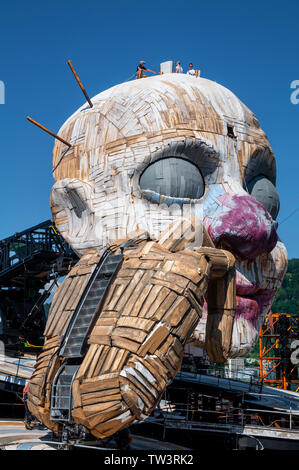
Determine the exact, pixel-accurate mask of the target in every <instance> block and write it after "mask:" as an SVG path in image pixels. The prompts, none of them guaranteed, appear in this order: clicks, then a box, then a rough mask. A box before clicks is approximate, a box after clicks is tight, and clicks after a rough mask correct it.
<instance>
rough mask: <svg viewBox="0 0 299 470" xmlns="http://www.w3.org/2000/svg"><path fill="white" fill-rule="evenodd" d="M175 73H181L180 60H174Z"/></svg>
mask: <svg viewBox="0 0 299 470" xmlns="http://www.w3.org/2000/svg"><path fill="white" fill-rule="evenodd" d="M175 65H176V67H175V73H183V67H182V66H181V62H180V61H179V60H178V61H177V62H176V64H175Z"/></svg>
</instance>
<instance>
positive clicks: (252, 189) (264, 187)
mask: <svg viewBox="0 0 299 470" xmlns="http://www.w3.org/2000/svg"><path fill="white" fill-rule="evenodd" d="M247 190H248V192H249V194H250V195H251V196H252V197H254V199H256V200H257V201H258V202H260V203H261V204H263V206H264V207H265V208H266V209H267V211H268V212H269V213H270V214H271V217H272V219H273V220H275V219H276V217H277V215H278V212H279V206H280V201H279V196H278V193H277V191H276V188H275V186H274V184H273V183H271V181H270V180H268V178H266V177H265V176H264V175H259V176H256V177H255V178H253V179H252V180H251V181H249V183H247Z"/></svg>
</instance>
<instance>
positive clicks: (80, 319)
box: [59, 249, 123, 359]
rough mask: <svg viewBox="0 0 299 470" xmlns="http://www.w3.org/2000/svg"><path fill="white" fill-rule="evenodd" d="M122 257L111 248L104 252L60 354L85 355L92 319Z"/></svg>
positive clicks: (78, 356) (77, 356) (70, 357)
mask: <svg viewBox="0 0 299 470" xmlns="http://www.w3.org/2000/svg"><path fill="white" fill-rule="evenodd" d="M122 259H123V255H122V254H113V253H112V252H111V251H110V250H109V249H107V250H105V251H104V253H103V254H102V256H101V259H100V261H99V263H98V264H97V266H96V268H95V270H94V272H93V273H92V275H91V278H90V280H89V283H88V285H87V287H86V289H85V291H84V292H83V295H82V297H81V299H80V301H79V303H78V306H77V308H76V310H75V313H74V316H73V318H72V321H71V322H70V325H69V328H68V330H67V332H66V336H65V340H64V342H63V343H62V346H61V349H60V353H59V355H60V356H63V357H64V358H66V359H79V358H82V357H83V356H84V351H83V350H82V348H83V345H84V341H85V338H86V335H87V333H88V330H89V327H90V326H91V323H92V319H93V317H94V314H95V312H96V309H97V307H98V305H99V303H100V302H101V301H102V300H103V298H104V294H105V292H106V289H107V288H108V286H109V284H110V282H111V280H112V277H113V275H114V273H115V272H116V271H117V269H118V267H119V265H120V264H121V262H122Z"/></svg>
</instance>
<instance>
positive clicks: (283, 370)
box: [259, 313, 299, 392]
mask: <svg viewBox="0 0 299 470" xmlns="http://www.w3.org/2000/svg"><path fill="white" fill-rule="evenodd" d="M298 339H299V317H298V316H295V315H291V314H288V313H274V314H272V313H269V314H268V315H267V317H266V320H265V323H264V324H263V325H262V327H261V328H260V334H259V350H260V381H261V383H265V384H266V385H270V386H272V387H277V388H281V389H284V390H294V391H296V392H298V391H299V369H298V364H294V363H292V352H293V349H292V343H293V341H294V340H298Z"/></svg>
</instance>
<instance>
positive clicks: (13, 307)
mask: <svg viewBox="0 0 299 470" xmlns="http://www.w3.org/2000/svg"><path fill="white" fill-rule="evenodd" d="M77 261H78V257H77V255H76V254H75V253H74V252H73V250H72V249H71V247H70V246H69V245H68V244H67V243H66V241H65V240H64V239H63V237H62V236H61V235H60V233H59V231H58V230H57V228H56V227H55V225H54V224H53V222H52V221H51V220H46V221H45V222H42V223H41V224H38V225H35V226H34V227H31V228H29V229H27V230H24V231H23V232H20V233H15V234H14V235H12V236H10V237H7V238H5V239H3V240H1V241H0V320H1V321H0V337H1V340H2V341H4V343H5V344H6V345H9V346H11V347H13V346H14V345H19V343H20V338H22V339H21V342H22V341H23V340H25V343H26V344H28V342H29V343H33V344H35V345H36V344H42V338H41V335H42V332H43V329H44V326H45V321H46V311H45V309H44V304H45V301H46V300H47V298H48V297H49V296H50V293H51V291H52V289H53V287H55V283H56V281H57V279H58V278H59V277H61V276H65V275H66V274H67V273H68V272H69V270H70V269H71V267H72V266H73V265H74V264H75V263H76V262H77ZM26 340H27V341H26Z"/></svg>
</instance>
